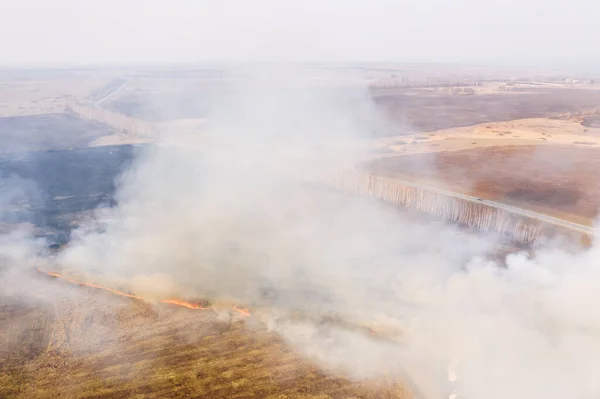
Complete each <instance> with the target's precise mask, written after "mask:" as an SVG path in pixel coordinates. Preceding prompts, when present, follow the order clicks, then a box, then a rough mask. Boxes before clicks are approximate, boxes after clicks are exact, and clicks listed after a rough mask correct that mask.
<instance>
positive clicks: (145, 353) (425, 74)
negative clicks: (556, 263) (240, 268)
mask: <svg viewBox="0 0 600 399" xmlns="http://www.w3.org/2000/svg"><path fill="white" fill-rule="evenodd" d="M315 71H317V72H314V74H315V75H319V74H321V73H322V74H323V76H326V77H327V79H332V80H331V81H329V80H327V79H325V78H323V79H322V81H324V82H330V83H327V84H331V85H334V84H335V85H341V86H344V85H351V84H356V83H357V82H359V83H361V84H362V83H364V82H371V83H372V84H371V90H370V92H369V93H370V95H371V97H372V99H373V102H374V109H375V110H376V112H377V113H379V114H380V115H382V116H384V117H385V118H386V121H387V122H389V123H388V124H387V125H386V129H381V130H378V131H373V132H368V133H369V134H371V135H372V136H373V137H372V140H370V141H369V143H368V145H369V149H370V152H369V153H368V155H367V157H366V158H365V159H364V162H363V163H362V164H360V165H359V167H360V168H362V169H363V170H366V171H368V172H370V173H374V174H377V175H381V176H386V177H392V178H395V179H399V180H406V181H413V182H417V183H421V184H426V185H431V186H436V187H442V188H445V189H449V190H452V191H455V192H460V193H467V194H470V195H473V196H476V197H479V198H486V199H490V200H495V201H499V202H504V203H507V204H511V205H515V206H518V207H522V208H526V209H531V210H534V211H537V212H541V213H545V214H549V215H554V216H557V217H560V218H564V219H568V220H571V221H575V222H577V223H581V224H586V225H591V223H592V220H593V219H594V217H595V215H596V212H597V209H598V207H599V206H600V187H599V185H598V184H597V183H596V179H597V178H596V176H597V171H598V170H599V168H600V123H599V120H600V119H599V117H598V112H597V107H598V106H600V87H598V84H597V83H592V82H591V79H587V78H586V80H585V82H584V83H577V84H575V83H572V82H575V81H582V82H583V78H582V79H574V77H569V79H565V76H562V75H553V74H550V75H538V74H533V73H531V72H528V71H496V70H494V71H492V70H482V69H477V68H472V69H469V68H467V69H464V70H454V69H452V68H450V67H447V68H446V67H434V66H431V67H426V66H418V65H417V66H399V65H381V66H377V67H375V66H364V65H363V66H360V65H355V66H347V67H345V68H341V69H337V70H336V69H332V70H331V71H327V72H322V71H321V72H318V68H315ZM242 75H243V73H242V72H240V71H238V70H235V69H227V70H226V69H220V68H208V67H207V68H196V69H193V68H192V69H180V70H160V69H149V70H138V71H93V72H91V71H87V72H81V71H80V72H77V71H61V72H56V71H55V72H52V71H50V72H48V71H42V72H40V71H38V72H31V71H30V72H27V71H24V72H23V71H22V72H14V71H13V72H9V71H0V81H1V82H0V94H1V96H0V97H1V100H0V139H1V140H2V142H3V144H4V147H3V152H4V154H3V155H2V157H0V173H1V174H2V175H3V176H4V177H10V178H6V179H4V181H3V183H4V185H3V190H4V192H5V193H9V194H10V195H7V197H9V199H8V200H7V201H5V202H6V203H4V202H3V203H2V206H3V209H2V211H3V212H2V213H0V216H1V217H2V219H0V227H2V228H3V229H4V228H6V230H8V231H10V226H11V225H14V224H27V223H30V224H31V225H33V226H34V227H35V229H36V235H37V236H41V237H44V238H46V239H47V240H48V242H49V244H51V246H52V247H53V248H54V249H56V248H59V247H60V246H62V245H64V244H65V243H67V242H68V240H69V239H70V234H71V231H72V229H73V228H74V227H76V226H77V225H78V223H79V221H80V220H81V219H82V218H85V217H86V216H87V215H88V214H89V213H90V212H92V211H93V210H94V209H97V208H98V207H105V206H111V205H114V197H113V196H114V193H115V190H116V187H117V181H115V178H116V177H117V176H118V174H119V173H120V172H121V171H122V170H124V169H125V168H126V167H127V166H128V165H129V164H130V162H131V161H132V158H133V156H134V155H135V151H136V147H135V146H131V145H128V144H133V143H134V142H141V141H142V140H140V139H139V137H137V136H135V134H132V133H131V132H127V131H125V130H126V129H117V128H115V127H112V128H111V127H110V126H107V125H106V124H103V123H100V122H97V121H92V120H83V119H80V118H78V117H76V116H75V115H74V114H70V113H66V112H65V102H66V101H67V99H75V100H77V101H80V102H81V103H84V104H86V106H90V107H99V108H97V109H100V110H101V111H102V112H107V110H109V111H111V112H113V113H118V114H122V115H128V116H131V117H134V118H137V119H138V120H144V121H146V122H148V124H150V125H151V126H153V127H158V128H159V130H160V131H161V132H167V133H168V134H170V135H175V136H176V135H177V134H182V135H186V134H189V133H194V132H197V131H199V130H201V129H202V128H203V124H204V123H205V122H206V121H207V118H208V116H209V115H210V110H211V109H212V107H213V106H214V104H215V103H217V102H218V101H219V100H220V99H221V96H222V94H223V93H225V92H227V90H229V89H228V87H227V85H226V84H224V83H223V81H224V80H225V81H226V82H230V83H231V82H234V83H235V81H236V79H238V78H239V77H240V76H242ZM319 76H320V75H319ZM432 76H433V77H432ZM389 81H392V84H389ZM537 81H542V83H536V82H537ZM566 81H569V82H570V83H565V82H566ZM331 82H333V83H331ZM382 82H383V83H382ZM113 116H114V114H113ZM96 119H98V118H96ZM147 141H151V140H147ZM110 144H119V145H115V146H109V145H110ZM25 150H29V151H31V150H36V151H34V152H22V151H25ZM24 182H25V183H24ZM11 184H14V186H11ZM336 195H337V194H336ZM399 212H404V211H399ZM406 213H409V212H406ZM411 217H413V218H414V220H417V221H418V222H419V223H421V222H423V223H426V222H430V221H431V220H430V219H428V218H427V217H425V216H423V215H413V216H411ZM469 233H473V232H469ZM516 249H519V248H517V247H516V246H515V245H514V243H511V242H503V241H501V242H500V243H499V244H498V245H497V246H496V247H493V248H491V249H490V253H486V254H484V255H485V256H487V257H489V258H494V259H495V260H497V261H499V263H500V264H501V263H502V261H503V256H504V255H506V253H508V252H514V251H515V250H516ZM521 249H522V248H521ZM466 252H468V251H466ZM0 272H3V270H2V265H0ZM20 273H23V274H18V275H16V277H15V276H12V277H11V274H10V273H7V274H3V275H2V280H0V398H52V397H56V398H79V397H85V398H122V397H138V398H175V397H182V398H183V397H185V398H194V397H197V398H224V397H231V398H236V397H237V398H254V397H260V398H280V399H283V398H321V399H325V398H413V397H415V395H416V393H415V392H414V391H412V390H411V389H409V387H408V385H406V384H405V383H403V382H402V381H401V379H399V378H397V377H396V378H391V377H390V378H379V379H362V380H351V379H349V375H348V374H347V373H346V372H345V371H344V370H339V369H333V368H332V369H323V366H322V363H320V366H317V364H316V363H313V362H312V361H311V358H310V357H308V356H306V355H305V354H303V353H300V352H297V351H296V349H294V348H295V347H293V346H292V345H291V344H290V343H288V342H286V341H285V340H284V339H283V338H282V337H281V336H280V335H278V334H276V333H274V332H272V331H269V330H268V329H267V328H266V326H265V325H264V324H262V323H261V322H259V321H258V319H257V318H255V316H254V315H251V316H250V317H244V318H242V317H241V316H240V315H237V314H235V313H233V314H224V313H219V312H214V311H212V310H207V311H201V310H194V309H186V308H180V307H176V306H172V305H166V304H150V303H147V302H144V301H141V300H136V299H129V298H122V297H118V296H115V295H112V294H109V293H106V292H102V291H98V290H96V289H93V288H87V287H81V286H77V285H72V284H69V283H67V282H65V281H62V280H57V279H52V278H49V277H48V276H45V275H42V274H41V273H38V272H36V271H35V269H34V268H31V270H26V271H25V269H23V270H21V271H20ZM11 279H12V280H11ZM23 284H26V285H25V286H23ZM27 284H28V285H27ZM357 362H360V359H357ZM382 367H385V365H382ZM444 367H445V366H444ZM384 371H385V370H384ZM381 375H385V372H384V373H382V374H381Z"/></svg>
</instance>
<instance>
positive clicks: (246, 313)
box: [37, 268, 250, 316]
mask: <svg viewBox="0 0 600 399" xmlns="http://www.w3.org/2000/svg"><path fill="white" fill-rule="evenodd" d="M37 270H38V272H40V273H44V274H47V275H48V276H52V277H56V278H60V279H62V280H65V281H68V282H69V283H73V284H78V285H83V286H86V287H92V288H96V289H100V290H104V291H108V292H111V293H113V294H116V295H119V296H124V297H127V298H133V299H140V300H145V298H144V297H143V296H139V295H133V294H128V293H126V292H122V291H117V290H114V289H112V288H108V287H103V286H101V285H97V284H92V283H86V282H85V281H78V280H74V279H72V278H69V277H66V276H63V275H62V274H60V273H56V272H47V271H44V270H42V269H39V268H38V269H37ZM160 303H164V304H170V305H177V306H182V307H184V308H188V309H197V310H208V309H211V306H202V305H200V304H197V303H193V302H188V301H184V300H182V299H162V300H161V301H160ZM232 308H233V310H235V311H236V312H238V313H240V314H241V315H243V316H250V311H249V310H248V309H245V308H239V307H237V306H232Z"/></svg>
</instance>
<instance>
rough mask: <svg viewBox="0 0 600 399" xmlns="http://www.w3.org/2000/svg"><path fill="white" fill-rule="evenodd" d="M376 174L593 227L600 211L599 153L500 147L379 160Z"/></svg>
mask: <svg viewBox="0 0 600 399" xmlns="http://www.w3.org/2000/svg"><path fill="white" fill-rule="evenodd" d="M367 168H368V169H369V170H370V171H372V172H373V173H375V174H378V175H382V176H387V177H392V178H397V179H401V180H407V181H416V182H420V183H423V184H427V185H432V186H437V187H440V186H441V187H443V188H446V189H449V190H452V191H456V192H460V193H465V194H470V195H473V196H476V197H480V198H485V199H490V200H494V201H499V202H504V203H508V204H511V205H515V206H518V207H522V208H525V209H531V210H534V211H537V212H541V213H545V214H549V215H553V216H557V217H561V218H564V219H567V220H571V221H574V222H578V223H581V224H587V225H589V224H591V222H592V219H593V218H594V217H595V215H596V213H597V210H598V207H599V206H600V187H599V185H598V182H597V175H598V170H599V168H600V150H598V149H596V148H585V147H575V146H558V145H556V146H539V147H538V146H495V147H488V148H476V149H470V150H462V151H452V152H440V153H431V154H419V155H411V156H401V157H391V158H383V159H379V160H375V161H373V162H371V163H370V164H369V165H368V166H367Z"/></svg>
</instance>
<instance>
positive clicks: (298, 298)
mask: <svg viewBox="0 0 600 399" xmlns="http://www.w3.org/2000/svg"><path fill="white" fill-rule="evenodd" d="M511 3H512V2H511ZM32 7H34V9H35V10H36V12H32ZM598 10H600V8H599V6H598V5H596V3H593V2H591V1H582V0H579V1H575V2H571V3H569V4H568V5H567V4H562V3H560V4H559V3H558V2H553V1H550V2H540V1H530V2H519V3H518V4H517V3H514V4H510V3H505V4H503V5H502V6H500V5H495V4H486V3H481V2H475V1H466V0H463V1H459V2H452V3H451V4H450V3H448V2H441V1H437V0H436V1H434V0H427V1H425V2H417V1H414V2H411V1H408V2H402V3H398V2H391V1H389V2H384V1H383V0H377V1H374V2H366V1H360V2H359V1H355V0H353V1H348V2H344V3H343V4H342V3H341V2H339V3H334V2H328V1H325V2H316V1H312V0H310V1H307V2H288V1H279V2H275V1H257V2H253V3H250V2H241V1H221V2H218V3H215V2H205V1H187V0H185V1H181V2H178V3H177V7H174V6H166V3H165V2H157V1H148V2H141V1H123V2H119V3H118V5H117V2H113V1H112V0H109V1H105V2H102V3H100V2H97V3H85V4H84V3H82V2H75V1H66V0H57V1H55V2H53V3H52V4H49V3H43V2H34V1H31V0H29V1H23V2H19V3H17V2H11V3H9V4H8V6H7V7H6V10H3V11H2V12H1V13H0V49H1V50H2V52H0V63H2V64H5V65H9V64H28V63H45V64H54V63H68V62H77V63H85V64H88V63H89V64H93V63H98V64H107V63H108V64H126V63H140V64H144V63H148V62H160V63H165V62H187V61H197V60H203V61H224V60H225V61H235V62H241V63H242V64H243V65H242V66H247V65H248V64H250V63H252V62H256V61H283V62H292V61H319V62H327V61H348V60H351V61H355V60H360V61H375V60H379V61H381V60H383V61H401V62H402V61H407V60H409V61H411V62H423V61H431V62H480V63H488V62H492V61H494V62H498V63H501V64H511V65H522V64H544V65H547V66H556V67H559V66H564V65H575V66H577V67H580V68H582V69H587V68H591V67H593V66H594V65H599V66H600V58H598V57H599V56H598V54H597V52H594V51H592V50H593V48H594V46H595V45H596V41H597V40H596V38H597V37H598V35H595V33H597V30H596V29H597V28H595V25H594V24H595V22H596V18H595V15H596V14H597V12H598ZM17 22H18V24H17ZM557 26H564V27H565V29H557ZM18 31H19V32H22V33H21V35H20V36H18V40H14V38H15V32H18ZM74 32H75V33H76V34H75V33H74ZM11 36H12V38H13V40H10V41H9V39H8V37H11ZM42 39H44V40H45V41H42ZM442 39H443V40H442ZM515 43H517V44H518V45H515ZM532 48H534V49H536V51H532V50H531V49H532ZM244 71H245V72H246V73H245V74H244V75H243V77H241V78H236V80H235V88H236V90H231V91H223V92H222V93H218V94H217V95H215V96H214V98H211V102H210V106H207V107H206V110H203V112H205V115H204V116H205V117H206V120H207V121H209V123H207V124H206V125H202V129H201V131H194V132H192V133H189V134H187V133H186V134H181V132H179V131H176V129H174V130H171V129H173V128H172V127H171V128H170V127H169V126H170V125H167V124H165V125H156V126H160V127H161V129H158V132H157V134H158V135H157V137H156V140H155V143H154V144H151V145H147V146H145V147H141V148H139V149H137V150H136V151H135V155H136V157H135V159H134V161H133V164H132V165H129V164H128V163H126V162H123V163H124V164H125V165H126V168H125V171H124V172H123V173H122V174H121V175H119V176H118V177H117V179H116V185H117V191H116V193H115V195H114V200H115V204H114V206H113V207H103V208H100V209H95V210H94V211H93V212H91V215H90V214H87V215H86V218H85V219H83V220H79V221H78V226H77V228H75V229H74V230H73V232H72V234H71V237H70V238H71V240H70V242H69V243H68V245H66V246H65V247H64V248H62V249H61V250H60V251H56V252H53V251H50V250H49V249H48V244H49V242H46V241H45V240H44V239H43V238H39V237H36V236H35V234H33V233H32V232H31V231H30V230H29V228H30V227H31V226H29V225H24V226H20V227H21V228H16V229H12V231H9V230H10V229H6V230H7V231H8V232H6V233H3V234H2V235H0V291H2V293H3V295H5V296H6V297H11V298H13V299H14V298H18V299H19V300H22V301H23V302H24V303H28V304H30V305H31V304H36V303H38V302H39V301H40V299H39V298H38V296H39V295H42V294H43V295H44V296H45V297H46V298H48V297H49V298H56V301H51V303H52V306H56V307H57V308H59V307H60V303H61V301H62V300H63V299H65V298H66V297H68V296H76V297H77V295H81V298H84V297H85V295H88V294H86V293H85V292H83V291H82V292H81V293H79V294H73V292H72V291H69V292H68V293H66V294H65V293H63V292H61V289H59V288H57V286H56V284H57V282H56V281H45V280H41V279H40V274H39V273H37V274H36V273H32V271H35V269H37V268H38V267H40V268H42V269H43V270H59V271H61V272H62V273H64V274H65V275H73V276H77V278H80V279H82V280H86V281H87V280H89V281H92V282H94V283H98V284H102V285H104V286H106V287H116V288H118V289H121V290H123V291H126V292H132V293H133V294H135V295H140V296H143V297H144V298H145V299H146V300H148V301H150V302H152V303H153V305H156V306H159V305H158V304H156V303H155V302H157V301H160V300H162V299H166V298H181V299H186V300H194V299H207V300H210V301H214V302H215V303H217V302H219V301H222V302H224V303H225V302H227V303H236V304H239V305H241V306H247V307H249V308H250V309H251V311H252V312H253V313H252V316H251V317H250V319H248V321H247V323H248V326H249V328H250V329H251V328H252V323H253V322H257V323H262V325H266V326H267V328H268V329H269V330H270V331H274V332H276V333H277V334H279V335H280V336H281V337H283V339H284V340H286V342H288V343H290V344H291V345H292V346H293V347H294V348H295V349H297V350H298V352H299V353H300V354H302V355H303V356H305V357H307V358H309V359H311V360H313V361H315V362H316V363H317V364H318V365H319V367H321V368H323V369H324V370H327V371H332V370H333V371H334V372H341V373H343V375H345V376H348V378H351V379H354V380H357V381H363V380H370V379H378V378H379V379H380V378H383V377H384V376H389V375H391V376H392V377H393V378H396V379H406V381H407V382H408V383H409V384H412V385H413V388H414V390H415V392H416V395H417V396H419V397H422V398H432V399H433V398H447V397H448V396H449V395H452V394H453V393H457V394H458V397H459V399H460V398H462V397H465V398H486V399H487V398H489V399H495V398H498V399H500V398H503V399H504V398H507V397H510V398H511V399H521V398H522V399H538V398H539V399H542V398H544V399H563V398H564V397H567V396H568V397H574V398H581V399H583V398H590V397H594V396H597V394H598V392H600V380H598V378H597V372H596V370H597V369H599V368H600V335H599V331H600V317H599V316H598V312H597V311H596V309H595V306H594V305H595V304H596V303H597V302H598V301H599V300H600V289H599V288H600V286H599V285H600V283H599V281H600V247H599V246H598V244H592V245H591V247H590V248H587V249H581V248H578V247H577V248H576V247H570V246H568V245H567V244H565V243H564V242H545V243H541V244H540V246H539V247H536V248H533V249H532V251H531V252H529V253H527V252H522V253H521V252H516V253H513V254H511V255H509V256H508V257H507V258H506V259H502V260H501V261H496V260H493V259H494V257H493V256H491V255H494V254H493V252H494V251H495V248H496V246H497V245H498V244H499V241H500V238H499V237H497V236H494V235H492V234H488V233H486V232H474V231H469V230H465V229H461V228H459V226H452V225H448V224H446V223H443V222H442V221H431V220H423V218H417V217H415V216H414V215H412V214H410V212H408V211H407V212H400V211H399V210H397V209H392V208H391V207H390V206H389V205H385V204H382V203H380V202H377V201H375V200H373V199H369V198H362V199H359V198H353V197H351V196H346V195H342V194H340V193H337V192H332V191H330V190H327V189H324V188H323V187H321V186H319V185H318V184H316V185H307V184H305V183H306V181H309V182H311V183H322V182H324V181H326V180H327V179H328V178H330V177H331V176H332V175H333V174H334V173H335V172H337V171H339V170H346V169H352V168H354V167H355V166H356V165H358V164H359V163H361V162H364V160H365V159H367V158H369V157H371V156H372V153H371V152H370V149H371V146H370V144H372V137H373V132H374V131H377V132H381V131H387V130H393V129H398V125H394V126H393V127H392V121H391V120H390V118H388V117H387V116H386V115H385V114H384V113H383V112H380V109H378V108H377V106H376V101H375V100H374V99H373V96H372V93H371V92H370V91H369V89H368V87H367V82H366V81H364V82H360V81H359V82H358V83H357V82H354V83H355V84H353V85H341V86H342V87H341V88H340V85H333V84H331V85H330V84H327V83H325V84H323V83H322V81H320V82H319V83H320V84H316V83H315V81H316V80H318V79H314V76H313V75H312V74H311V73H312V72H311V73H307V72H306V70H305V69H301V68H296V67H294V66H293V65H286V66H281V65H280V66H273V65H271V66H270V67H269V68H266V67H262V66H260V65H258V64H253V65H252V67H247V68H246V69H244ZM164 73H165V74H168V73H169V72H168V71H167V72H164ZM161 79H162V80H161ZM156 80H160V81H161V82H163V83H164V82H165V81H166V82H167V83H164V84H165V85H168V78H156ZM128 84H129V81H127V79H123V82H119V84H118V85H116V86H118V89H117V90H120V89H121V88H123V87H126V85H128ZM186 84H187V82H186ZM590 85H591V83H590ZM136 90H137V91H143V90H142V89H140V88H139V87H138V88H137V89H136ZM584 90H593V88H585V89H584ZM137 91H136V92H137ZM156 92H160V91H159V90H156ZM156 92H155V93H156ZM155 93H154V94H155ZM109 95H110V93H109ZM198 95H202V91H201V90H198ZM411 95H412V94H411ZM428 95H432V94H431V93H430V92H425V94H423V96H424V97H426V96H428ZM433 95H435V93H434V94H433ZM100 97H101V96H100ZM590 101H592V100H590ZM151 102H152V105H153V107H149V108H148V109H153V110H155V112H156V113H158V114H163V115H174V114H176V112H175V111H176V110H173V109H170V108H171V107H173V105H172V104H173V103H167V102H164V101H162V102H161V97H160V95H154V96H152V101H151ZM95 105H96V106H98V104H95ZM98 109H101V107H100V106H98ZM431 114H432V118H434V117H436V115H435V109H433V110H431ZM157 120H160V118H157ZM394 123H398V121H395V122H394ZM173 126H174V125H173ZM402 127H403V128H404V127H405V128H406V129H409V130H410V129H413V128H414V127H413V126H410V124H409V123H407V122H405V126H402ZM482 129H484V128H482ZM98 134H100V133H98ZM582 134H583V133H582ZM28 139H29V138H28ZM469 140H474V139H471V138H469ZM74 142H75V141H74ZM414 144H415V147H416V146H417V144H416V142H415V143H414ZM592 144H594V143H592ZM34 155H35V154H34ZM34 155H32V154H30V153H27V154H21V155H15V157H17V158H18V157H22V158H18V159H17V161H16V162H21V161H22V162H23V163H25V161H26V160H27V159H28V157H34ZM115 158H116V156H115ZM556 158H557V159H555V160H554V162H555V163H556V164H558V166H561V167H562V169H565V170H567V169H569V166H570V165H569V164H568V163H569V162H570V161H569V160H566V159H559V157H556ZM407 159H408V158H407ZM545 161H547V160H545ZM408 162H410V161H408ZM527 162H529V163H530V164H535V163H536V158H535V156H532V157H530V158H527V160H525V161H523V165H520V167H522V168H523V169H525V168H526V167H527V165H525V163H527ZM561 162H562V164H561ZM44 165H47V164H44ZM67 165H71V167H72V168H76V167H77V166H76V165H75V166H73V165H72V164H67ZM411 166H413V165H411ZM415 167H418V168H419V169H421V170H427V171H431V172H430V173H429V175H435V154H434V155H432V156H431V157H422V158H421V159H420V161H419V164H418V165H416V166H415ZM559 169H560V168H559ZM111 170H113V169H111ZM2 172H3V175H2V179H0V189H1V190H0V215H1V216H2V217H3V221H6V220H9V221H13V222H14V221H15V220H16V219H17V218H16V217H15V218H13V219H12V220H11V217H12V216H14V215H15V214H16V212H15V211H14V206H15V203H16V204H17V205H19V206H21V208H20V212H25V213H26V212H28V211H29V210H30V209H29V208H28V206H29V207H30V206H31V205H23V204H25V203H26V202H27V201H29V204H31V203H33V202H35V201H36V200H37V201H38V203H43V202H42V201H41V200H40V198H42V197H43V195H45V194H44V193H39V192H38V191H37V190H38V189H39V187H38V186H36V183H35V182H31V181H28V180H26V179H20V178H14V176H12V175H8V174H5V173H4V170H3V171H2ZM115 173H116V172H115ZM63 174H64V176H68V173H67V172H66V171H65V172H63ZM461 177H462V178H463V181H464V185H465V186H468V185H469V184H470V183H472V182H473V181H472V180H469V177H470V176H469V174H468V173H466V172H465V173H464V176H461ZM65 178H66V177H65ZM90 180H93V179H90ZM89 184H90V185H93V184H94V181H90V182H89ZM589 184H590V185H595V184H596V182H590V183H589ZM98 185H99V184H98ZM87 188H88V189H89V187H87ZM86 194H89V195H90V196H91V195H95V191H94V190H92V189H89V192H88V191H86ZM107 202H108V200H107ZM23 209H25V210H24V211H23ZM32 213H33V211H32ZM77 298H79V297H77ZM67 299H68V298H67ZM81 303H82V304H85V303H86V302H85V301H82V302H81ZM32 306H33V305H32ZM46 306H48V307H50V305H46ZM82 306H83V305H82ZM101 306H105V307H111V306H113V303H112V302H110V301H108V300H107V301H106V302H105V303H104V302H103V303H102V304H101ZM255 309H256V310H257V311H256V312H255ZM254 312H255V313H254ZM294 312H300V313H302V314H303V315H304V316H306V317H305V318H304V319H300V318H299V317H297V316H296V313H294ZM325 316H327V317H335V318H339V319H340V320H342V321H344V322H348V323H350V324H353V325H366V326H369V327H370V328H372V329H373V330H375V331H376V332H380V331H383V336H384V338H385V339H379V337H378V336H375V335H373V336H371V335H369V334H359V333H357V332H356V331H353V330H352V329H346V328H344V327H342V326H340V325H342V324H341V323H340V325H337V326H336V325H333V326H331V325H324V324H322V323H320V322H319V321H311V320H319V319H320V318H321V317H325ZM218 317H222V315H221V314H219V315H218ZM27 322H28V319H16V321H13V326H19V325H22V326H26V324H27ZM152 326H153V325H152V322H150V323H149V324H147V329H148V330H149V331H151V330H152ZM0 328H1V326H0ZM11 328H12V327H11ZM15 328H16V327H15ZM112 333H114V332H113V331H111V330H110V329H107V330H106V331H104V330H103V331H101V332H100V333H98V332H97V331H96V332H91V333H90V337H89V339H88V336H87V335H86V336H84V337H83V338H82V342H79V346H78V344H77V343H76V342H72V343H70V345H72V346H71V347H70V348H69V350H72V351H73V353H79V354H81V353H83V354H85V355H86V356H88V355H91V354H94V353H97V352H99V351H102V349H103V345H107V344H106V342H108V339H107V341H106V342H105V341H102V340H98V341H94V340H93V339H92V335H94V336H95V334H99V335H106V336H107V337H108V336H111V334H112ZM186 334H190V333H189V331H188V332H186ZM191 334H192V335H193V331H192V333H191ZM66 335H68V334H66ZM3 336H4V335H2V334H0V338H1V337H3ZM0 342H2V341H0ZM92 342H93V343H94V345H92V344H91V343H92ZM111 345H112V344H111ZM114 345H116V346H118V345H123V347H125V346H126V345H127V342H119V343H116V344H114ZM212 355H213V356H217V357H218V355H219V354H216V355H215V354H212ZM88 357H91V356H88ZM2 381H3V380H0V383H1V382H2Z"/></svg>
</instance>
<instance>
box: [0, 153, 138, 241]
mask: <svg viewBox="0 0 600 399" xmlns="http://www.w3.org/2000/svg"><path fill="white" fill-rule="evenodd" d="M136 147H139V146H132V145H122V146H107V147H92V148H82V149H74V150H51V151H39V152H27V153H18V154H17V153H13V154H9V155H4V156H2V157H0V222H3V223H32V224H34V225H35V226H36V227H37V229H38V232H39V233H38V234H39V235H44V236H47V237H48V238H49V241H50V242H53V243H54V244H56V245H60V244H63V243H65V242H66V241H67V240H68V238H69V235H70V231H71V229H72V228H73V223H72V222H73V221H74V220H75V219H76V218H77V216H78V215H79V214H80V213H81V212H85V211H90V210H93V209H95V208H98V207H102V206H111V205H112V203H113V202H114V199H113V196H114V193H115V188H116V187H115V178H116V177H117V176H118V175H119V174H120V173H121V172H122V171H123V170H124V169H126V168H127V167H128V166H129V165H130V164H131V161H132V160H133V157H134V155H135V153H136Z"/></svg>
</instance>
